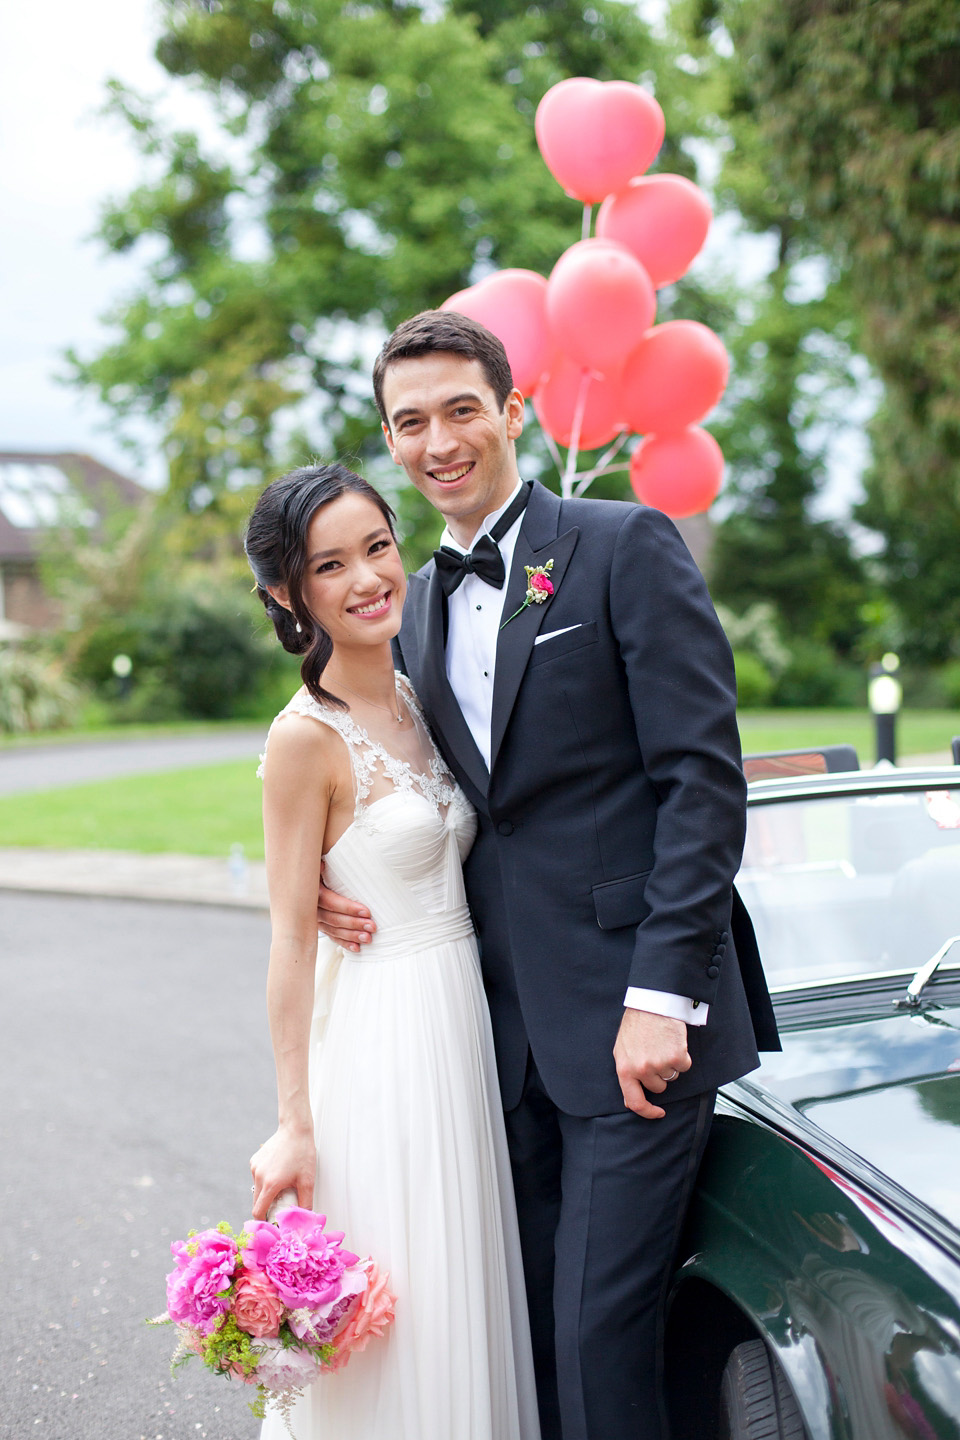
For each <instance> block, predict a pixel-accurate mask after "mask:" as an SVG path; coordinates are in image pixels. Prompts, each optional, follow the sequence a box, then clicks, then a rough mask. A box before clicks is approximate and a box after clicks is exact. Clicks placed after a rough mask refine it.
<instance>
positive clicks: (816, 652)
mask: <svg viewBox="0 0 960 1440" xmlns="http://www.w3.org/2000/svg"><path fill="white" fill-rule="evenodd" d="M863 686H864V679H863V676H862V674H861V673H860V671H859V670H858V669H855V668H853V667H851V666H848V665H843V664H841V662H840V661H839V660H838V659H837V657H836V655H835V654H834V652H833V651H832V650H831V649H830V647H829V645H824V644H823V643H822V642H821V641H819V640H795V641H793V642H792V644H791V648H790V663H789V665H788V666H787V668H786V669H785V670H784V672H783V674H782V675H780V676H779V677H778V679H777V681H776V685H775V686H774V690H773V697H772V698H773V703H774V705H784V706H791V705H792V706H797V707H799V708H803V707H809V708H815V707H818V706H829V705H841V706H842V705H857V704H859V703H862V697H861V692H862V690H863Z"/></svg>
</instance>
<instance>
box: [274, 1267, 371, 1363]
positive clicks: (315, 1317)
mask: <svg viewBox="0 0 960 1440" xmlns="http://www.w3.org/2000/svg"><path fill="white" fill-rule="evenodd" d="M366 1289H367V1272H366V1271H365V1270H364V1269H363V1266H362V1265H353V1266H351V1267H350V1268H349V1269H347V1270H344V1272H343V1276H342V1278H341V1281H340V1294H339V1296H338V1298H337V1299H336V1300H334V1301H333V1302H332V1303H331V1304H329V1305H321V1306H320V1308H319V1309H317V1310H309V1309H307V1308H306V1307H304V1308H302V1309H299V1310H292V1311H291V1312H290V1314H289V1315H288V1316H287V1324H288V1325H289V1326H290V1329H291V1330H292V1331H293V1333H294V1335H296V1337H297V1339H298V1340H306V1341H308V1342H309V1343H310V1344H311V1345H324V1344H327V1343H328V1342H329V1341H331V1340H332V1339H333V1338H334V1336H335V1335H336V1334H337V1332H338V1331H339V1330H342V1329H343V1327H344V1326H345V1325H346V1323H347V1321H348V1320H349V1319H350V1317H351V1316H352V1315H353V1313H354V1311H355V1310H356V1309H357V1307H358V1306H359V1304H360V1301H361V1297H362V1296H363V1295H364V1294H365V1292H366Z"/></svg>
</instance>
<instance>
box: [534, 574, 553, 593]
mask: <svg viewBox="0 0 960 1440" xmlns="http://www.w3.org/2000/svg"><path fill="white" fill-rule="evenodd" d="M530 589H531V590H540V591H542V592H543V594H544V595H552V594H553V581H552V580H551V579H549V578H548V577H547V576H546V575H531V576H530Z"/></svg>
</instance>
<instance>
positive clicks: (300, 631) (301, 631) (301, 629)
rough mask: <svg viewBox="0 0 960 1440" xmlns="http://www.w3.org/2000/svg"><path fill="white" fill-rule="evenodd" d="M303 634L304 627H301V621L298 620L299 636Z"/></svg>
mask: <svg viewBox="0 0 960 1440" xmlns="http://www.w3.org/2000/svg"><path fill="white" fill-rule="evenodd" d="M302 633H303V627H302V626H301V624H300V621H299V620H298V621H297V634H298V635H301V634H302Z"/></svg>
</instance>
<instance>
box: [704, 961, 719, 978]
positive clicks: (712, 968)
mask: <svg viewBox="0 0 960 1440" xmlns="http://www.w3.org/2000/svg"><path fill="white" fill-rule="evenodd" d="M719 974H720V966H719V965H708V966H707V976H708V978H709V979H710V980H716V978H717V976H718V975H719Z"/></svg>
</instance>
